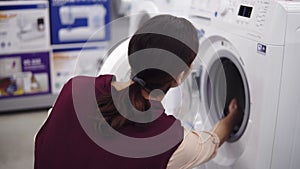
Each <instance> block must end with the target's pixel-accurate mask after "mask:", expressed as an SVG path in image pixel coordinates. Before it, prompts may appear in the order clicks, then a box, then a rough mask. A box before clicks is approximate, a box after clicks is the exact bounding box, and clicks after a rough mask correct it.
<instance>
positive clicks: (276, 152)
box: [187, 0, 300, 169]
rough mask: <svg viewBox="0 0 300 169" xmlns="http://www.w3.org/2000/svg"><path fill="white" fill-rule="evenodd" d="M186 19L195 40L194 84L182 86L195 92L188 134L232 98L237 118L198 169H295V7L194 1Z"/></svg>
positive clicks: (263, 0) (223, 110)
mask: <svg viewBox="0 0 300 169" xmlns="http://www.w3.org/2000/svg"><path fill="white" fill-rule="evenodd" d="M195 3H197V6H195ZM189 18H190V20H191V21H192V22H193V23H194V25H195V26H196V27H197V29H198V30H199V37H200V48H199V56H198V58H197V61H196V62H195V64H194V68H193V69H194V70H193V71H192V72H193V73H192V76H191V77H190V78H191V79H192V81H196V82H197V84H199V86H198V88H195V87H193V86H194V85H193V84H192V83H191V84H190V85H187V86H189V88H190V89H191V90H194V92H193V93H199V99H198V101H196V102H198V105H197V106H199V116H198V117H197V119H196V120H195V121H194V122H193V124H194V128H195V129H196V130H202V129H209V128H212V126H214V125H215V124H216V123H217V121H218V120H220V119H221V118H223V117H224V116H226V115H227V113H228V112H227V110H228V104H229V102H230V100H231V99H232V98H237V100H238V101H239V104H240V107H241V109H242V110H243V112H244V119H243V121H242V122H241V123H240V124H238V125H237V126H235V129H234V131H233V132H232V134H231V135H230V137H229V138H228V140H227V142H226V143H225V144H224V145H223V146H222V147H221V148H220V149H219V151H218V154H217V156H216V157H215V158H214V159H213V160H212V161H210V162H208V163H206V164H204V165H202V166H200V167H199V168H200V169H206V168H209V169H218V168H224V169H241V168H243V169H253V168H254V169H266V168H270V169H281V168H288V169H296V168H299V166H300V162H299V153H300V146H299V145H297V144H295V143H296V142H299V141H300V126H299V125H298V123H297V120H299V119H300V115H299V113H298V112H299V111H300V108H298V107H297V103H296V102H297V99H299V96H300V89H299V88H298V87H296V86H299V85H300V80H299V79H298V78H295V73H296V72H297V71H299V68H298V66H296V63H297V62H299V61H300V60H299V57H296V54H297V53H299V52H300V51H299V50H300V40H299V38H300V31H299V28H300V3H299V2H293V1H274V0H250V1H243V0H241V1H239V0H222V3H221V2H220V3H216V1H196V0H194V1H193V2H192V4H191V10H190V13H189ZM274 18H276V19H274ZM270 30H272V31H270ZM194 100H197V99H194ZM194 102H195V101H194ZM292 107H293V108H292ZM297 158H298V159H297Z"/></svg>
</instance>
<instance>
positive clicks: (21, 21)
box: [18, 16, 45, 41]
mask: <svg viewBox="0 0 300 169" xmlns="http://www.w3.org/2000/svg"><path fill="white" fill-rule="evenodd" d="M18 26H19V28H20V32H19V34H18V36H19V38H20V39H21V40H23V41H26V40H29V41H30V40H33V39H38V38H43V37H44V36H45V32H44V31H45V24H44V18H43V17H38V18H36V17H34V16H27V17H24V16H20V17H18Z"/></svg>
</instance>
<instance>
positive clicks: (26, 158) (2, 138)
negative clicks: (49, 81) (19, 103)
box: [0, 110, 47, 169]
mask: <svg viewBox="0 0 300 169" xmlns="http://www.w3.org/2000/svg"><path fill="white" fill-rule="evenodd" d="M46 117H47V110H39V111H33V112H25V113H12V114H1V115H0V169H31V168H33V151H34V149H33V145H34V136H35V134H36V132H37V131H38V130H39V128H40V126H41V125H42V123H43V122H44V120H45V118H46Z"/></svg>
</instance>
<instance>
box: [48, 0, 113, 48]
mask: <svg viewBox="0 0 300 169" xmlns="http://www.w3.org/2000/svg"><path fill="white" fill-rule="evenodd" d="M50 7H51V8H50V13H51V14H50V15H51V21H52V24H51V34H52V44H68V43H84V42H87V41H88V42H95V41H107V40H109V38H110V31H109V30H110V29H109V26H108V23H109V22H110V13H109V12H110V10H109V0H88V1H64V0H55V1H54V0H52V1H50Z"/></svg>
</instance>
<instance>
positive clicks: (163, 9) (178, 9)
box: [129, 0, 191, 35]
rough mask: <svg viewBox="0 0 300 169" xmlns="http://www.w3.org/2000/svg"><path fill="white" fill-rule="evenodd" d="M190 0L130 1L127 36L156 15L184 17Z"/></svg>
mask: <svg viewBox="0 0 300 169" xmlns="http://www.w3.org/2000/svg"><path fill="white" fill-rule="evenodd" d="M190 1H191V0H185V1H177V0H132V4H131V11H130V25H129V35H132V34H133V33H134V32H135V31H136V30H137V29H138V28H139V27H140V26H141V25H142V24H143V23H145V22H146V21H147V20H148V19H150V18H152V17H153V16H155V15H157V14H174V15H177V16H186V13H187V12H188V10H189V4H190Z"/></svg>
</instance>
